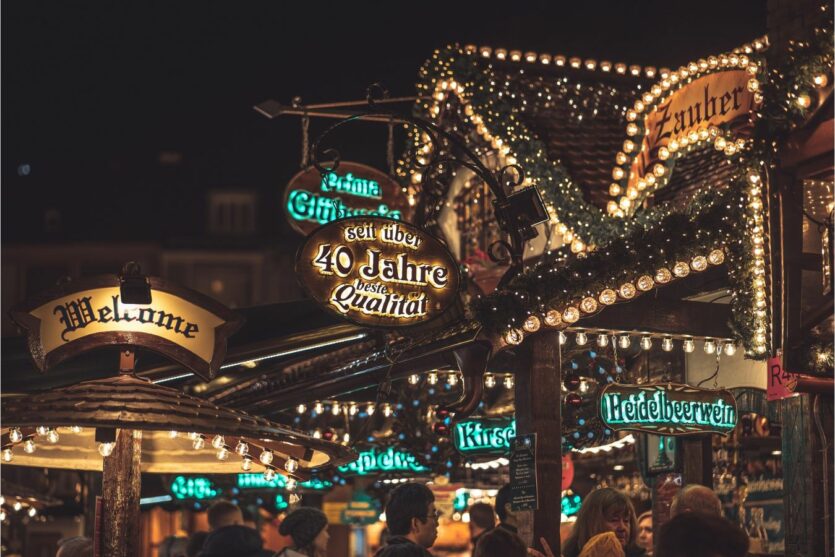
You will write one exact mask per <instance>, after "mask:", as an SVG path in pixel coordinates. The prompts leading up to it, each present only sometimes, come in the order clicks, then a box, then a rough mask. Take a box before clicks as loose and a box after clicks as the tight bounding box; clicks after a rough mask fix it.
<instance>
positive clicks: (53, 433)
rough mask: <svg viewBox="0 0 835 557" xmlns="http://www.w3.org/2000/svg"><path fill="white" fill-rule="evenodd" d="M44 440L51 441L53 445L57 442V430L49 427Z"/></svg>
mask: <svg viewBox="0 0 835 557" xmlns="http://www.w3.org/2000/svg"><path fill="white" fill-rule="evenodd" d="M46 440H47V441H49V442H50V443H52V444H53V445H54V444H55V443H57V442H58V430H56V429H50V430H49V431H48V432H47V433H46Z"/></svg>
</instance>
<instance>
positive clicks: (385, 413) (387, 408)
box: [383, 403, 392, 418]
mask: <svg viewBox="0 0 835 557" xmlns="http://www.w3.org/2000/svg"><path fill="white" fill-rule="evenodd" d="M391 414H392V409H391V404H389V403H385V404H383V416H385V417H386V418H388V417H390V416H391Z"/></svg>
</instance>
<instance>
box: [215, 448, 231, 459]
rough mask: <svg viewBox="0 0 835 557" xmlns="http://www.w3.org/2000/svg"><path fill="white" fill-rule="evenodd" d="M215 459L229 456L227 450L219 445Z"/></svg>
mask: <svg viewBox="0 0 835 557" xmlns="http://www.w3.org/2000/svg"><path fill="white" fill-rule="evenodd" d="M216 456H217V459H218V460H226V459H227V458H229V450H228V449H227V448H226V447H221V448H219V449H218V450H217V455H216Z"/></svg>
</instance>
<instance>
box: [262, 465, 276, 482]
mask: <svg viewBox="0 0 835 557" xmlns="http://www.w3.org/2000/svg"><path fill="white" fill-rule="evenodd" d="M264 479H265V480H267V481H268V482H271V481H273V480H274V479H275V470H273V469H272V468H267V469H266V470H264Z"/></svg>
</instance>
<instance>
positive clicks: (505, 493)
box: [496, 484, 519, 534]
mask: <svg viewBox="0 0 835 557" xmlns="http://www.w3.org/2000/svg"><path fill="white" fill-rule="evenodd" d="M496 514H497V515H498V516H499V525H498V528H503V529H505V530H509V531H510V532H513V533H514V534H516V533H517V532H518V531H519V516H518V515H517V514H516V513H514V512H513V509H511V508H510V484H506V485H504V486H502V488H501V489H500V490H499V492H498V493H496Z"/></svg>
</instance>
